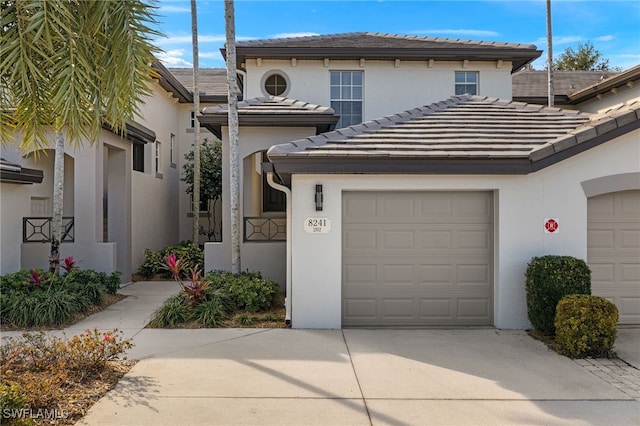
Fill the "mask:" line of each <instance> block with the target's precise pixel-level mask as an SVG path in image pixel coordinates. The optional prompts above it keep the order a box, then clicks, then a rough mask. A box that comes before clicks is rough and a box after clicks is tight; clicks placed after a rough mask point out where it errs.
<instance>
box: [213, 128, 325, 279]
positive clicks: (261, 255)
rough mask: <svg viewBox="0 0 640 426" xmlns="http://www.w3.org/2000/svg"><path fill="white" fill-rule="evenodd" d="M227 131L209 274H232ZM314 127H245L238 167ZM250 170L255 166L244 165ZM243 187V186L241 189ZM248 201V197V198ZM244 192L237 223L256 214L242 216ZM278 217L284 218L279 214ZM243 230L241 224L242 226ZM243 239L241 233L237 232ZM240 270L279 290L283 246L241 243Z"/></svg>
mask: <svg viewBox="0 0 640 426" xmlns="http://www.w3.org/2000/svg"><path fill="white" fill-rule="evenodd" d="M228 134H229V132H228V128H227V127H223V128H222V135H223V140H222V158H223V169H222V170H223V172H222V185H223V187H222V188H223V197H222V241H221V242H215V243H206V244H205V269H206V271H211V270H215V269H222V270H231V211H230V207H229V206H230V202H231V198H230V189H229V185H230V164H229V141H228ZM314 134H315V128H313V127H288V128H282V127H280V128H274V127H244V128H242V129H241V130H240V133H239V140H240V159H241V163H244V161H242V160H243V159H244V158H246V157H247V156H249V155H251V154H253V153H254V152H257V151H262V150H266V149H268V148H269V147H271V146H272V145H276V144H279V143H284V142H287V141H292V140H296V139H302V138H304V137H307V136H310V135H314ZM247 164H250V165H251V166H252V167H253V166H254V164H255V163H253V162H250V161H249V162H247ZM240 167H241V170H240V176H243V175H244V168H243V167H242V165H241V166H240ZM241 186H242V185H241ZM249 199H251V197H249ZM243 201H244V188H241V193H240V220H241V222H242V218H243V217H244V216H248V215H250V214H251V215H253V214H255V211H252V212H248V213H245V211H244V202H243ZM279 216H284V212H282V213H281V214H280V215H279ZM241 227H242V223H241ZM240 234H241V235H240V238H241V239H242V238H243V232H242V230H241V232H240ZM240 253H241V262H242V264H241V269H242V270H249V271H261V272H262V275H263V276H264V277H266V278H270V279H274V280H276V281H278V282H279V283H280V285H281V287H282V288H284V284H285V281H286V271H285V267H286V243H285V242H284V241H277V242H247V243H241V246H240Z"/></svg>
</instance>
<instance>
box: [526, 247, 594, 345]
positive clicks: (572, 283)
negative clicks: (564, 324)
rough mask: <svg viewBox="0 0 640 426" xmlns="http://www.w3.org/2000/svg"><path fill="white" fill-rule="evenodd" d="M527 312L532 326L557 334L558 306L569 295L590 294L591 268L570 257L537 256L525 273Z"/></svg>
mask: <svg viewBox="0 0 640 426" xmlns="http://www.w3.org/2000/svg"><path fill="white" fill-rule="evenodd" d="M525 276H526V280H525V289H526V294H527V314H528V316H529V321H530V322H531V325H533V328H534V329H535V330H537V331H541V332H543V333H547V334H553V333H555V325H554V321H555V316H556V306H557V304H558V302H559V301H560V299H562V298H563V297H564V296H566V295H569V294H591V270H590V269H589V267H588V266H587V264H586V263H585V261H584V260H581V259H576V258H575V257H571V256H541V257H534V258H532V259H531V262H530V263H529V264H528V265H527V270H526V273H525Z"/></svg>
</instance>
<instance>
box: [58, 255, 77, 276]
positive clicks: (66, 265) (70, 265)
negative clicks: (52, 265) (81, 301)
mask: <svg viewBox="0 0 640 426" xmlns="http://www.w3.org/2000/svg"><path fill="white" fill-rule="evenodd" d="M60 266H62V269H64V270H65V271H67V273H69V272H71V271H73V270H74V269H78V266H77V265H76V262H75V260H73V256H69V257H65V258H64V261H63V262H62V265H60Z"/></svg>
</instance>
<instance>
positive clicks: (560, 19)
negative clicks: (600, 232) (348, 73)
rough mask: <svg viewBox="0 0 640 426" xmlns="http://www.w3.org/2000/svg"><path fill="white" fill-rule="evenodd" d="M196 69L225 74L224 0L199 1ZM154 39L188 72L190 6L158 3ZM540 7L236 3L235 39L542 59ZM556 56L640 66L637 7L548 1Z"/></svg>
mask: <svg viewBox="0 0 640 426" xmlns="http://www.w3.org/2000/svg"><path fill="white" fill-rule="evenodd" d="M197 5H198V32H199V38H198V39H199V48H200V55H199V57H200V67H224V66H225V64H224V61H223V59H222V56H221V54H220V48H221V47H222V46H223V45H224V41H225V28H224V2H223V0H197ZM158 6H159V10H158V18H157V19H158V29H159V30H160V31H161V32H162V33H164V34H165V35H166V37H165V38H159V39H156V40H155V43H156V44H157V45H158V46H159V47H160V48H162V49H163V50H164V51H165V53H164V54H163V55H161V60H162V61H163V62H164V64H165V65H166V66H169V67H190V66H192V64H193V61H192V50H191V15H190V2H189V1H188V0H161V1H159V2H158ZM545 10H546V1H545V0H534V1H506V0H486V1H481V0H476V1H456V0H449V1H435V0H413V1H405V0H360V1H347V0H322V1H318V0H280V1H274V0H258V1H255V0H236V1H235V21H236V38H237V40H239V41H240V40H252V39H265V38H275V37H288V36H301V35H315V34H335V33H344V32H353V31H371V32H382V33H391V34H406V35H422V36H429V37H447V38H453V39H465V40H484V41H501V42H510V43H526V44H535V45H536V46H538V49H540V50H544V51H545V53H543V54H542V56H541V58H540V59H538V60H537V61H536V62H535V63H534V67H535V68H536V69H543V68H544V66H545V64H544V60H545V58H546V46H547V43H546V31H547V30H546V17H545V13H546V12H545ZM552 13H553V18H552V21H553V25H552V26H553V40H554V44H553V52H554V57H557V56H558V55H559V54H561V53H562V52H563V51H564V50H565V49H566V48H567V47H572V48H574V49H575V48H576V47H577V46H578V44H579V43H585V42H587V41H591V42H592V43H593V45H594V46H595V48H596V49H597V50H598V51H600V53H602V55H603V57H605V58H608V59H609V64H610V65H611V66H613V67H620V68H622V69H623V70H624V69H627V68H630V67H632V66H634V65H637V64H640V1H637V0H604V1H597V0H552Z"/></svg>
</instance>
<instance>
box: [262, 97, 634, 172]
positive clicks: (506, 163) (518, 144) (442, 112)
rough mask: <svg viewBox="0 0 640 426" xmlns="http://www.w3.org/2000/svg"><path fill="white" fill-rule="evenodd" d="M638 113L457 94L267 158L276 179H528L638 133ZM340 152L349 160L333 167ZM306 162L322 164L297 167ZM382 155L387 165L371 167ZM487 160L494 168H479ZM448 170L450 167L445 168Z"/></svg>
mask: <svg viewBox="0 0 640 426" xmlns="http://www.w3.org/2000/svg"><path fill="white" fill-rule="evenodd" d="M639 109H640V103H638V102H630V103H628V104H625V105H619V106H618V107H616V108H613V109H610V110H609V111H607V113H603V114H600V115H592V114H587V113H582V112H579V111H572V110H562V109H560V108H547V107H544V106H542V105H532V104H526V103H521V102H512V101H507V102H505V101H504V100H500V99H495V98H486V97H480V96H471V95H462V96H455V97H452V98H450V99H448V100H447V101H444V102H439V103H436V104H434V105H429V106H428V107H423V108H418V109H414V110H411V111H409V112H407V111H405V112H403V113H399V114H394V115H392V116H388V117H385V118H383V119H380V120H374V121H370V122H366V123H362V124H360V125H357V126H352V127H350V128H347V129H340V130H336V131H333V132H330V133H326V134H323V135H321V136H316V137H314V138H312V139H310V140H312V141H313V142H314V144H313V145H308V144H304V143H301V141H294V142H292V143H288V144H282V145H276V146H274V147H272V148H271V149H270V150H269V152H268V155H269V158H270V160H271V161H272V162H273V163H274V165H275V169H276V170H277V171H279V172H281V173H292V172H300V173H304V172H322V171H325V172H341V173H348V172H351V173H354V172H358V171H359V172H366V171H376V172H394V171H397V172H402V171H403V168H402V165H403V164H404V165H405V166H406V167H405V169H404V172H413V173H416V172H421V173H431V172H439V173H442V172H443V170H448V172H449V173H528V172H531V171H533V170H534V169H535V168H536V167H537V166H536V165H533V164H532V163H533V162H539V161H541V160H545V161H547V159H548V157H549V156H550V155H554V154H558V153H562V156H561V157H562V158H560V157H558V158H557V161H559V160H560V159H563V158H565V157H566V156H570V155H573V154H575V153H577V152H579V150H584V149H587V148H589V147H591V146H593V145H594V144H596V143H602V142H605V141H606V140H608V139H607V138H608V137H609V136H608V135H611V134H613V133H615V131H620V130H621V129H622V130H624V131H630V130H631V129H633V128H638V127H640V126H639V124H640V120H639V119H638V118H637V116H636V115H635V114H636V113H637V111H638V110H639ZM633 117H636V118H633ZM616 118H619V119H618V120H617V119H616ZM623 126H626V127H624V129H623ZM612 132H613V133H612ZM612 137H613V136H612ZM320 138H322V139H320ZM609 139H610V138H609ZM574 151H575V152H574ZM345 153H349V157H350V158H351V159H352V160H353V161H354V162H352V163H344V162H340V161H334V160H335V159H337V158H344V156H345ZM310 156H313V157H314V158H315V159H316V160H320V159H322V161H321V163H317V164H314V163H313V162H310V161H306V162H305V161H303V160H304V159H305V158H307V159H308V158H309V157H310ZM381 157H383V158H386V159H387V160H386V164H385V163H384V162H382V163H381V162H376V161H377V160H378V159H380V158H381ZM487 159H492V160H496V162H493V163H492V162H488V163H487V162H484V163H483V162H482V161H484V160H487ZM479 161H480V162H479ZM500 161H502V163H500ZM447 162H449V163H447ZM367 163H368V164H367ZM374 163H375V165H374ZM447 164H453V165H452V166H451V167H450V168H448V169H447V168H446V167H447V166H446V165H447ZM541 164H542V163H541ZM545 164H546V163H545ZM321 165H322V166H321ZM546 165H548V164H546ZM496 166H497V167H496ZM321 167H324V169H322V168H321ZM540 167H542V166H540ZM445 172H447V171H445Z"/></svg>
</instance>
